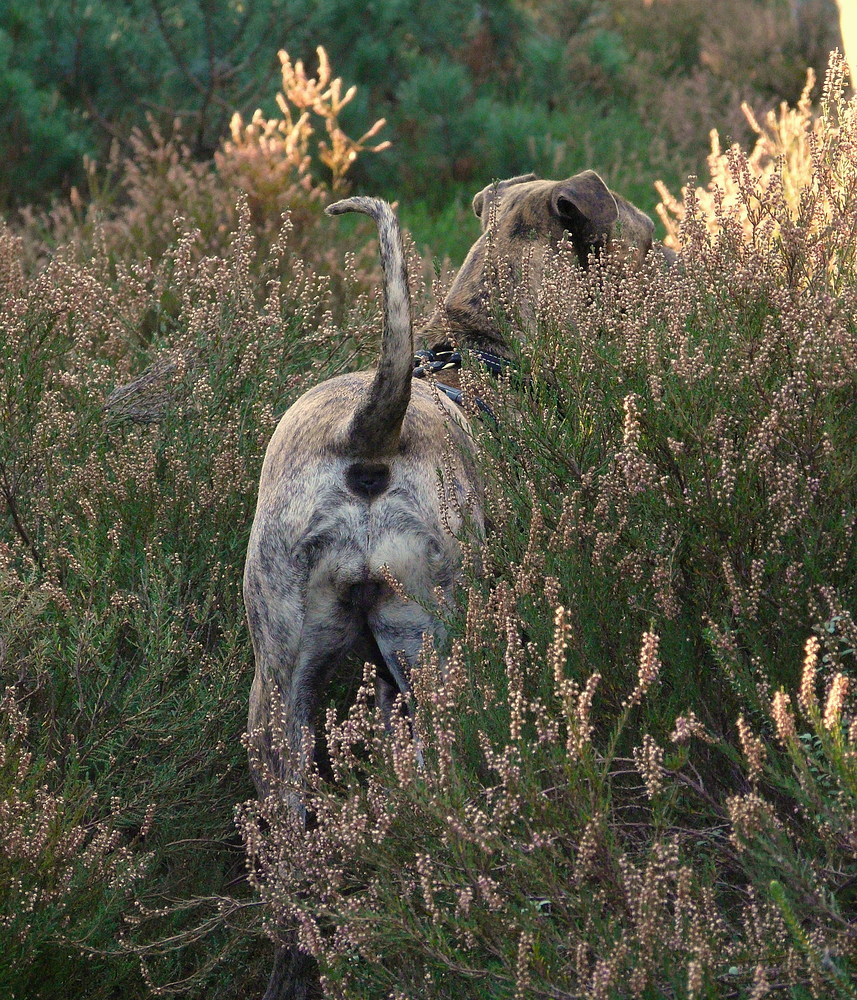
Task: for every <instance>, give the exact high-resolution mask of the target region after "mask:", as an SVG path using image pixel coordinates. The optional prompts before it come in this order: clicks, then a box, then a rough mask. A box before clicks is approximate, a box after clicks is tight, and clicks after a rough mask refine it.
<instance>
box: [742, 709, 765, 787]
mask: <svg viewBox="0 0 857 1000" xmlns="http://www.w3.org/2000/svg"><path fill="white" fill-rule="evenodd" d="M738 736H739V738H740V740H741V749H742V750H743V751H744V756H745V757H746V758H747V776H748V777H749V779H750V781H751V782H753V784H755V783H756V782H757V781H758V780H759V778H761V776H762V769H763V768H764V766H765V760H766V758H767V751H766V750H765V745H764V743H762V741H761V740H760V739H759V737H758V736H756V735H754V733H753V731H752V730H751V729H750V727H749V725H748V724H747V722H746V721H745V719H744V716H743V715H739V716H738Z"/></svg>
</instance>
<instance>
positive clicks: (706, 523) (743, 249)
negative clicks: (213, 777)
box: [240, 64, 857, 1000]
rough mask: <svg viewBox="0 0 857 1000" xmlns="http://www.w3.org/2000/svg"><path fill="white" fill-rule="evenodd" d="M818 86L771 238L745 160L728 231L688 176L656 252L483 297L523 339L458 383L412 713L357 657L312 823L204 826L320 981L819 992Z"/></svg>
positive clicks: (827, 281)
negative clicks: (496, 379) (462, 415)
mask: <svg viewBox="0 0 857 1000" xmlns="http://www.w3.org/2000/svg"><path fill="white" fill-rule="evenodd" d="M841 80H842V77H841V75H838V73H837V69H836V64H834V67H833V69H832V71H831V73H830V74H829V76H828V84H827V87H826V90H825V99H824V100H825V102H826V104H825V105H823V109H824V108H825V107H826V108H827V109H831V108H833V107H835V108H836V112H835V114H834V113H831V111H830V110H827V111H824V110H822V114H821V116H820V119H819V121H820V124H819V125H818V132H817V134H816V138H815V139H814V140H813V143H812V147H811V148H812V149H813V152H814V154H815V155H814V156H813V157H811V160H810V162H811V167H810V170H811V173H810V175H809V176H808V177H807V179H806V188H807V191H808V192H809V193H808V194H805V195H804V196H803V197H802V198H800V199H799V202H798V205H799V210H800V211H803V212H805V213H807V214H806V215H804V216H802V218H803V220H804V221H806V220H809V219H816V218H822V217H823V214H822V213H823V212H827V211H828V208H827V206H835V211H832V210H830V211H829V214H828V215H827V216H826V219H827V221H826V224H825V226H824V227H821V226H819V227H818V228H817V229H816V230H815V231H813V230H811V229H808V228H807V227H806V226H805V227H804V229H803V230H802V231H801V234H793V233H792V231H791V230H789V231H788V232H785V226H786V222H787V220H788V218H789V217H788V216H787V215H786V214H785V211H784V209H783V205H784V203H785V199H784V195H783V194H782V191H783V185H778V186H776V185H772V186H771V187H770V188H767V189H762V188H761V187H751V185H750V182H749V181H747V182H746V183H745V184H744V186H743V187H742V188H739V190H742V191H744V192H747V193H749V192H751V191H752V195H753V198H754V199H755V200H753V201H749V204H746V203H745V204H746V208H747V210H748V211H749V212H750V213H755V214H756V217H757V220H758V221H757V223H756V225H755V227H754V228H753V229H752V231H751V232H750V234H748V235H745V231H744V230H743V228H742V227H741V226H740V225H739V224H738V222H737V221H736V219H735V218H734V216H733V215H731V214H730V213H728V212H727V211H726V210H725V209H724V208H723V206H722V202H721V201H720V200H715V208H716V211H717V212H718V219H717V221H718V225H717V226H715V227H712V228H709V226H708V224H707V223H708V219H707V218H706V216H705V214H704V211H703V209H702V208H701V207H700V206H699V205H698V204H697V203H696V202H693V201H691V200H690V199H689V207H688V213H687V217H686V219H685V222H684V224H683V226H682V229H681V235H682V261H681V263H680V265H679V266H678V267H676V268H674V269H671V270H665V269H664V268H663V266H662V265H661V264H660V262H658V261H656V260H652V261H649V262H647V263H646V264H645V265H644V266H643V268H642V269H640V270H639V271H638V272H629V270H628V267H627V263H626V262H625V261H623V260H621V259H620V257H619V256H618V255H615V256H613V257H611V258H608V259H607V260H604V261H598V260H593V261H592V262H591V266H590V268H589V270H588V271H581V270H580V269H579V268H578V267H577V266H576V257H575V255H574V252H573V250H572V249H571V248H570V247H569V248H560V249H559V251H558V253H557V255H556V259H555V260H554V261H553V262H552V263H551V265H550V266H549V267H548V268H547V269H546V272H545V278H544V282H543V285H542V287H541V290H540V292H539V295H538V298H537V301H536V302H535V303H530V304H529V306H528V307H522V304H521V302H520V299H519V296H518V295H517V293H516V292H515V290H514V289H511V288H505V287H503V286H500V287H498V288H497V289H495V301H494V303H493V306H494V308H495V309H496V310H497V312H498V314H499V315H500V316H501V317H503V318H504V319H505V322H506V323H507V325H508V330H509V333H510V336H512V335H514V332H515V331H516V330H517V329H523V328H524V327H523V325H522V319H523V317H524V315H532V314H533V313H535V315H537V316H538V317H539V318H540V320H541V326H540V333H539V334H538V335H537V336H535V337H534V338H533V339H531V340H530V341H529V342H528V343H527V344H526V346H525V347H524V348H522V349H521V351H520V353H519V356H518V358H517V363H516V366H515V368H516V369H517V374H514V375H512V376H510V377H509V379H507V380H502V381H501V382H500V383H492V382H491V381H490V379H489V378H488V377H487V376H484V375H482V374H481V373H479V372H478V371H476V370H471V371H468V372H465V375H464V384H465V386H466V387H467V388H468V390H469V391H470V392H471V393H478V394H480V395H481V396H482V398H483V399H484V400H485V401H486V402H488V404H489V405H490V407H491V410H492V412H493V413H494V415H495V418H496V423H494V422H492V421H490V420H483V421H482V422H481V424H479V426H480V428H481V432H480V440H481V443H482V446H483V449H484V452H485V458H486V462H485V468H486V478H487V480H488V483H489V498H488V515H489V517H490V520H491V523H492V526H493V533H492V535H491V536H490V537H489V538H488V539H487V541H486V543H485V545H484V546H482V547H481V552H480V559H479V560H478V561H479V563H481V566H482V572H481V574H477V573H476V572H475V571H474V572H473V574H472V576H471V577H470V579H469V580H468V582H467V583H466V585H465V586H464V587H463V588H462V593H461V595H460V604H459V607H458V609H457V610H456V609H453V610H451V611H450V613H449V632H450V635H451V636H453V637H454V638H453V639H452V640H451V642H450V644H449V645H448V647H447V648H445V649H442V650H435V649H433V648H431V647H430V646H429V647H427V648H426V649H425V652H424V657H423V662H422V664H421V666H420V668H419V670H418V671H417V672H416V675H415V677H414V694H415V708H414V712H415V716H414V721H413V731H412V730H411V727H410V725H409V724H408V722H407V718H406V717H405V716H404V715H403V716H402V718H401V721H400V722H399V723H397V724H395V725H394V726H393V731H392V732H389V733H388V732H385V730H384V726H383V721H382V719H381V717H380V714H379V712H378V710H377V708H376V707H375V705H374V703H373V700H372V695H371V690H372V684H371V681H372V676H371V669H370V668H364V675H363V687H362V688H361V690H360V692H359V693H358V695H357V697H356V700H355V701H354V703H353V705H352V706H351V707H350V708H347V709H339V710H338V711H337V710H336V709H334V708H331V709H330V710H329V711H328V714H327V716H326V727H325V730H326V739H327V747H328V752H329V754H330V758H331V768H332V772H333V776H334V780H333V782H329V781H327V780H323V779H322V777H321V775H319V774H316V775H313V776H311V778H310V780H309V787H308V788H307V789H306V791H305V795H306V796H307V802H308V808H309V811H310V813H311V815H312V816H313V817H314V824H313V825H312V827H311V828H310V829H309V830H304V829H303V828H302V827H301V826H298V825H296V823H295V820H294V817H293V816H292V814H291V813H290V812H289V811H288V810H285V809H284V808H283V806H282V804H281V802H282V800H281V797H280V796H278V795H273V796H272V797H271V798H269V799H267V800H265V801H263V802H262V803H260V804H258V805H255V804H250V805H247V806H246V807H245V808H244V810H243V812H242V813H241V816H240V823H241V827H242V832H243V836H244V840H245V844H246V846H247V849H248V851H249V854H250V858H251V861H252V866H251V881H252V883H253V884H254V885H255V887H256V888H257V891H258V892H259V893H260V895H261V897H262V899H263V900H264V901H265V903H266V904H267V915H266V917H265V921H266V927H267V930H268V933H270V934H271V936H273V937H275V938H276V937H277V936H279V935H280V934H282V933H284V929H288V928H294V929H295V933H297V935H298V939H299V941H300V943H301V945H302V947H303V948H305V949H306V950H307V951H308V952H310V953H312V954H313V955H315V956H316V957H317V958H318V960H319V962H320V966H321V969H322V974H323V981H324V983H325V986H326V989H327V990H328V994H329V995H330V996H332V997H343V998H344V997H351V996H355V995H359V996H377V997H385V998H386V997H396V998H406V997H408V998H410V997H413V998H416V997H420V998H424V997H437V998H438V1000H440V998H446V997H449V996H451V995H460V996H467V997H474V998H475V997H480V998H481V997H497V998H500V997H509V998H512V997H524V996H526V997H530V996H544V997H598V998H605V1000H607V998H618V997H656V996H657V997H661V996H676V997H687V998H701V997H720V996H729V995H738V996H748V997H760V998H761V997H763V996H766V995H769V994H773V993H775V992H781V993H784V994H785V995H789V996H792V997H795V998H798V997H816V998H819V1000H821V998H828V997H842V998H845V997H853V996H854V987H853V982H854V978H855V975H857V968H855V965H854V955H855V954H856V953H857V949H855V943H857V924H856V923H855V920H857V908H855V902H857V900H855V896H854V878H855V875H857V853H855V842H854V834H853V831H854V828H855V820H856V819H857V809H856V808H855V806H857V803H855V785H854V768H853V764H854V754H855V749H857V748H855V743H854V738H855V732H857V730H855V722H854V718H855V715H854V702H853V691H852V689H853V684H854V652H853V650H854V648H855V644H854V640H855V637H857V631H855V623H854V617H853V607H854V579H855V568H857V567H855V550H854V525H855V520H854V518H855V513H854V511H855V486H857V482H855V478H854V475H853V454H854V449H855V445H857V441H855V435H854V428H853V421H851V420H850V419H848V417H847V416H846V415H847V414H849V413H850V412H851V411H852V410H853V407H854V404H855V399H854V376H853V370H854V365H853V359H854V356H855V353H854V352H855V348H857V343H855V336H857V328H855V325H854V320H853V302H854V295H855V288H857V280H856V279H857V275H855V272H854V266H853V257H852V256H851V255H850V253H848V252H847V247H848V246H849V240H848V237H849V234H851V233H852V232H853V227H854V225H855V222H857V214H855V213H857V201H855V199H854V198H853V197H851V196H850V191H851V185H852V184H853V176H854V170H853V157H850V156H845V158H844V159H840V155H841V154H842V155H845V154H843V151H847V150H848V149H849V148H850V144H851V143H852V141H853V140H852V136H851V129H852V126H851V124H850V123H851V122H852V121H853V118H852V116H853V99H852V100H851V101H847V100H846V99H845V98H844V96H843V94H842V91H841V88H839V89H838V87H839V85H838V84H837V81H840V83H841ZM736 158H737V155H736ZM849 163H850V164H851V168H850V169H849V168H848V166H847V164H849ZM738 176H739V177H744V176H745V175H744V174H738ZM766 218H768V219H776V220H777V222H778V223H779V228H778V227H776V226H774V225H773V224H768V225H764V224H763V221H762V220H764V219H766ZM570 320H571V321H570ZM546 371H548V372H549V373H550V375H549V377H548V378H545V377H544V373H545V372H546ZM526 374H528V375H529V381H526V380H524V381H523V382H522V375H526ZM516 384H517V386H518V388H517V389H516V388H515V386H516ZM524 386H528V388H527V389H526V391H521V389H522V388H523V387H524ZM464 541H465V543H466V544H470V545H471V546H472V544H473V540H472V539H465V540H464ZM467 551H468V552H469V553H471V554H474V553H475V550H474V549H473V548H472V547H471V548H469V549H468V550H467ZM468 564H469V565H471V566H475V565H476V560H472V559H471V560H469V562H468ZM808 639H809V642H808V641H807V640H808ZM802 661H803V666H801V663H802ZM417 749H419V756H418V754H417ZM420 759H422V761H423V763H422V764H420Z"/></svg>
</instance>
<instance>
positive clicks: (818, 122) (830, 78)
mask: <svg viewBox="0 0 857 1000" xmlns="http://www.w3.org/2000/svg"><path fill="white" fill-rule="evenodd" d="M847 74H848V70H847V67H846V64H845V62H844V60H843V59H842V57H841V56H839V54H838V53H834V54H833V55H832V57H831V61H830V65H829V68H828V72H827V75H826V78H825V82H824V87H823V91H822V95H821V100H820V104H819V107H818V109H817V111H816V110H815V109H813V106H812V101H811V93H812V90H813V87H814V85H815V77H814V74H813V73H812V71H811V70H810V71H809V73H808V75H807V82H806V86H805V87H804V91H803V94H802V96H801V99H800V101H799V102H798V104H797V106H796V107H795V108H789V107H788V106H787V105H786V104H782V105H781V106H780V108H779V110H778V111H777V112H774V111H770V112H768V114H767V115H766V116H765V118H764V123H763V124H760V123H759V122H757V121H756V118H755V116H754V115H753V112H752V110H751V109H750V108H749V107H748V106H747V105H746V104H744V105H743V106H742V108H743V111H744V114H745V116H746V117H747V120H748V122H749V123H750V125H751V126H752V128H753V131H754V132H755V133H756V135H757V136H758V138H757V140H756V144H755V146H754V148H753V150H752V152H750V153H749V155H748V154H747V153H745V152H744V151H743V150H742V149H741V148H740V146H738V145H737V144H733V145H732V146H731V147H730V148H729V149H728V150H727V151H726V152H723V151H722V150H721V146H720V137H719V135H718V133H717V131H716V130H713V131H712V133H711V154H710V156H709V158H708V168H709V172H710V175H711V179H710V181H709V183H708V184H707V185H706V187H704V188H702V187H695V188H693V189H692V190H691V187H690V186H688V187H685V188H684V189H683V192H682V195H683V197H682V200H681V201H679V200H677V199H675V198H674V197H672V196H671V195H670V193H669V191H668V190H667V188H666V186H665V185H664V184H662V183H659V184H658V190H659V192H660V194H661V197H662V198H663V202H662V204H661V206H659V209H658V213H659V215H660V217H661V220H662V221H663V223H664V225H665V227H666V229H667V242H668V244H669V245H672V246H673V247H676V248H677V247H679V246H680V245H681V234H680V228H681V225H682V223H683V222H684V221H685V220H686V219H687V224H688V225H691V224H692V223H691V222H690V218H689V216H690V215H692V214H693V213H694V212H696V213H698V219H699V220H700V221H701V222H702V223H703V224H704V225H705V226H706V227H707V228H708V230H709V232H712V233H718V232H721V233H725V232H726V230H728V229H732V230H734V231H735V232H736V235H740V237H741V238H743V240H744V241H746V242H747V243H748V244H751V245H754V246H758V245H760V244H761V245H763V246H769V245H771V244H774V243H776V244H777V245H778V246H777V250H778V254H779V256H780V258H781V266H782V268H783V271H784V273H785V276H786V279H787V281H788V282H789V283H790V284H793V285H803V284H806V283H815V282H817V283H820V284H821V285H822V286H824V287H828V288H829V289H830V290H831V292H833V293H836V292H837V291H838V290H839V287H840V285H841V281H840V280H839V276H840V275H842V274H848V273H850V267H851V263H852V260H853V253H854V234H853V231H852V230H851V229H850V220H851V216H850V205H851V203H852V202H853V199H854V196H855V185H857V176H855V173H854V169H853V163H854V155H855V146H854V144H855V141H857V126H855V121H854V115H855V107H854V102H853V100H852V101H848V100H846V98H845V93H846V89H847V85H848V75H847Z"/></svg>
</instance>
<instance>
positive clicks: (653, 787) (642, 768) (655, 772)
mask: <svg viewBox="0 0 857 1000" xmlns="http://www.w3.org/2000/svg"><path fill="white" fill-rule="evenodd" d="M632 752H633V755H634V763H635V764H636V766H637V770H638V771H639V772H640V777H641V778H642V779H643V782H644V784H645V786H646V792H647V793H648V795H649V798H650V799H653V798H654V797H655V796H656V795H657V794H658V792H660V791H661V789H662V788H663V779H664V768H663V764H664V751H663V748H662V747H659V746H658V744H657V743H655V741H654V739H653V738H652V737H651V736H650V735H649V734H648V733H646V735H645V736H644V737H643V745H642V746H639V747H634V749H633V751H632Z"/></svg>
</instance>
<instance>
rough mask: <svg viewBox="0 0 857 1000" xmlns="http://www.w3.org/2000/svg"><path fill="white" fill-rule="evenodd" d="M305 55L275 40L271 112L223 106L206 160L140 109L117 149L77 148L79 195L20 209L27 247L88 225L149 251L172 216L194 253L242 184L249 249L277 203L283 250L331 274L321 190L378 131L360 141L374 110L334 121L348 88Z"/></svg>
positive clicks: (108, 241) (273, 219)
mask: <svg viewBox="0 0 857 1000" xmlns="http://www.w3.org/2000/svg"><path fill="white" fill-rule="evenodd" d="M317 56H318V63H319V65H318V71H317V74H316V76H315V77H313V76H311V75H308V74H307V72H306V70H305V68H304V65H303V63H302V62H301V61H300V60H297V61H296V62H294V63H293V62H292V60H291V58H290V57H289V55H288V53H287V52H285V51H281V52H280V53H279V61H280V68H281V90H280V92H279V93H278V94H277V95H276V102H277V106H278V108H279V111H280V117H272V118H266V117H265V116H264V115H263V114H262V112H261V111H259V110H257V111H256V112H255V113H254V115H253V117H252V119H251V120H250V121H249V122H246V123H245V121H244V119H243V118H242V116H241V114H240V113H238V112H235V113H234V114H233V116H232V119H231V123H230V130H229V136H228V137H226V138H224V139H223V140H222V142H221V143H220V145H219V147H218V149H217V150H216V151H215V153H214V157H213V160H204V159H200V158H199V157H198V156H195V155H194V153H193V150H192V147H191V145H190V143H189V142H188V141H187V139H186V138H185V134H184V128H183V125H182V123H181V121H180V120H178V119H177V120H175V121H174V122H173V123H172V127H171V129H169V130H167V129H164V128H162V127H161V126H159V125H158V123H157V121H156V120H155V119H154V118H151V117H150V118H149V120H148V128H147V129H145V130H144V129H142V128H135V129H134V130H132V132H131V135H130V138H129V147H130V148H129V152H128V153H127V154H122V153H120V151H119V147H118V146H117V145H114V146H113V148H112V151H111V154H110V156H109V158H108V160H107V162H106V163H105V164H101V165H100V164H98V163H96V162H95V161H93V160H90V159H87V160H86V163H85V166H86V175H87V190H86V193H85V195H83V194H81V192H80V191H78V190H77V189H76V188H73V189H72V191H71V194H70V197H69V198H68V199H67V200H65V201H61V202H58V203H57V204H55V205H54V206H53V208H52V209H51V210H49V211H44V212H38V213H36V212H34V211H33V210H25V211H24V219H25V221H26V223H27V229H26V233H27V235H28V237H30V238H31V237H32V235H33V233H34V232H38V231H39V230H41V231H42V234H43V235H42V240H41V241H40V243H39V244H38V245H37V246H36V247H34V248H32V249H31V253H32V254H33V255H34V256H36V257H37V258H39V257H41V258H43V257H44V256H45V254H46V252H49V250H50V248H51V247H53V246H56V245H66V244H69V243H72V242H74V243H77V244H78V245H79V247H80V251H81V253H84V254H85V253H87V252H89V249H90V247H91V246H92V242H93V240H94V239H95V238H96V234H97V238H98V240H99V241H100V242H101V244H102V246H103V247H105V248H106V249H107V250H108V251H109V252H110V253H111V254H112V255H113V256H114V257H115V258H118V259H121V260H123V261H128V260H130V259H137V260H145V259H147V258H157V257H159V256H160V255H161V254H163V253H164V251H165V250H166V249H167V248H168V247H169V246H171V245H172V244H173V243H174V242H175V237H176V227H175V220H176V218H181V219H183V220H184V223H185V225H186V226H187V227H188V228H193V229H196V230H198V232H199V236H198V238H197V239H196V240H195V241H194V243H193V247H194V252H195V253H196V254H200V253H209V254H214V255H217V254H223V253H224V252H226V251H227V249H228V244H229V239H230V236H231V234H232V232H233V231H234V229H235V227H236V225H237V223H238V219H237V214H236V204H237V202H238V197H239V194H242V193H243V195H245V196H246V198H247V201H248V204H249V206H250V213H251V219H252V223H253V227H254V230H255V233H256V236H257V239H258V241H259V254H260V256H261V257H264V255H265V252H266V251H267V249H268V247H269V246H270V244H271V242H272V241H273V240H275V239H276V238H277V236H278V234H279V233H280V230H281V227H282V220H283V216H284V215H286V214H288V217H289V224H290V230H291V232H290V239H289V244H288V248H289V252H290V253H294V254H295V256H297V257H299V258H300V259H301V260H302V262H303V264H304V265H305V266H306V265H309V266H313V267H315V268H322V269H326V270H327V272H328V273H331V272H337V273H339V274H341V273H342V262H343V258H344V257H345V253H344V252H343V250H342V248H341V245H340V248H339V250H338V252H337V253H332V252H331V251H330V249H329V247H328V246H327V241H319V240H318V239H317V231H318V230H317V223H318V220H319V218H320V216H321V211H322V208H323V204H324V201H325V199H326V198H329V197H330V195H331V194H334V193H339V192H341V191H342V190H343V188H344V187H345V185H346V183H347V182H346V175H347V173H348V171H349V170H350V169H351V168H352V166H353V165H354V163H355V161H356V160H357V158H358V156H359V155H361V154H362V153H367V152H371V153H378V152H381V151H382V150H384V149H386V148H387V147H388V146H389V142H379V143H375V144H374V145H371V146H370V145H368V144H369V142H370V140H372V139H373V138H374V137H375V136H376V134H377V133H378V131H380V129H382V128H383V126H384V124H385V123H384V121H383V119H380V120H378V121H376V122H375V124H374V125H372V126H371V128H369V129H368V131H367V132H366V133H365V134H364V135H362V136H361V137H360V138H359V139H352V138H350V137H349V136H348V135H347V134H346V133H345V132H344V131H343V128H342V126H341V123H340V115H341V113H342V111H343V109H344V108H345V107H346V106H347V105H348V104H349V103H350V102H351V101H352V100H353V98H354V96H355V93H356V88H355V87H350V88H348V89H347V90H346V91H345V92H344V93H343V84H342V80H341V79H340V78H338V77H337V78H332V70H331V66H330V62H329V60H328V58H327V54H326V52H325V50H324V49H323V48H321V47H319V48H318V51H317ZM43 244H47V246H45V245H43ZM362 246H363V241H361V243H360V244H355V247H354V250H353V251H352V252H356V251H357V249H358V247H359V248H362ZM367 269H368V268H367Z"/></svg>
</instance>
